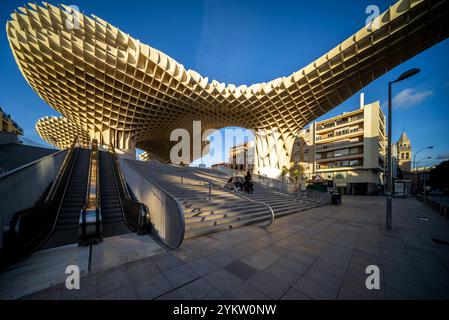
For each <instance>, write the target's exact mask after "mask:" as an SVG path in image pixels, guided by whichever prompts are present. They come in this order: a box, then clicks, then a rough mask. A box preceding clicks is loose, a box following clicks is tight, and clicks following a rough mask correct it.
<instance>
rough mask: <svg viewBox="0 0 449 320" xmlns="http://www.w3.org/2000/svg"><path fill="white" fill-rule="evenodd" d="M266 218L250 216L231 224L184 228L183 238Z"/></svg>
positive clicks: (257, 221)
mask: <svg viewBox="0 0 449 320" xmlns="http://www.w3.org/2000/svg"><path fill="white" fill-rule="evenodd" d="M266 220H267V218H266V217H256V218H252V219H248V220H240V221H235V222H233V223H231V224H220V225H215V226H207V227H202V228H196V229H189V230H186V233H185V236H184V237H185V239H190V238H194V237H198V236H202V235H206V234H210V233H214V232H218V231H223V230H228V229H233V228H238V227H242V226H245V225H249V224H253V223H261V222H263V221H266Z"/></svg>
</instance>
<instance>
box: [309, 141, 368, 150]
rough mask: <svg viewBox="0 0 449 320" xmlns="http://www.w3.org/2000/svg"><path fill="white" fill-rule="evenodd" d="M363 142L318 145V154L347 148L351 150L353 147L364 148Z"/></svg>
mask: <svg viewBox="0 0 449 320" xmlns="http://www.w3.org/2000/svg"><path fill="white" fill-rule="evenodd" d="M362 145H363V141H357V142H346V141H345V142H336V143H332V144H323V145H317V147H316V152H317V153H318V152H327V151H334V150H338V149H345V148H351V147H358V146H362Z"/></svg>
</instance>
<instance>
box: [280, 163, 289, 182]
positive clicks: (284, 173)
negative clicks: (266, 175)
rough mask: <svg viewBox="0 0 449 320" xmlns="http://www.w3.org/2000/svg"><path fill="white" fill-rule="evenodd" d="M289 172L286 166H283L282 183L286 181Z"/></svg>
mask: <svg viewBox="0 0 449 320" xmlns="http://www.w3.org/2000/svg"><path fill="white" fill-rule="evenodd" d="M288 171H289V170H288V169H287V167H286V166H283V167H282V171H281V176H282V181H284V178H285V176H286V175H287V173H288Z"/></svg>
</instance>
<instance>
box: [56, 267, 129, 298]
mask: <svg viewBox="0 0 449 320" xmlns="http://www.w3.org/2000/svg"><path fill="white" fill-rule="evenodd" d="M119 272H120V271H119ZM99 278H100V276H99V275H98V274H96V273H94V274H89V275H87V276H85V277H81V279H80V289H79V290H68V289H67V288H66V287H65V284H63V285H61V286H60V287H61V290H60V293H61V295H60V299H62V300H86V299H91V298H94V297H96V296H98V295H99V294H100V293H101V292H103V293H104V292H107V291H111V290H114V289H116V288H120V287H121V286H122V284H121V283H117V282H115V283H114V284H115V285H114V286H112V287H111V288H112V289H110V290H109V289H107V288H105V287H104V286H103V290H101V291H100V285H99V282H100V281H99ZM101 278H102V279H105V280H106V281H107V278H108V277H101ZM119 279H123V278H119ZM125 279H126V278H125ZM104 289H106V290H104Z"/></svg>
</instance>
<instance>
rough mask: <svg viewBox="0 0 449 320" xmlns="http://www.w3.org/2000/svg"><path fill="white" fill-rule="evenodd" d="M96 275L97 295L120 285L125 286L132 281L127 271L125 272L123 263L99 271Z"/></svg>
mask: <svg viewBox="0 0 449 320" xmlns="http://www.w3.org/2000/svg"><path fill="white" fill-rule="evenodd" d="M97 277H98V295H102V294H105V293H108V292H110V291H113V290H115V289H118V288H121V287H125V286H126V285H128V284H130V283H131V282H132V281H131V279H130V278H129V276H128V273H127V272H126V267H125V265H121V266H119V267H114V268H112V269H108V270H106V271H103V272H99V273H98V275H97Z"/></svg>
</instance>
